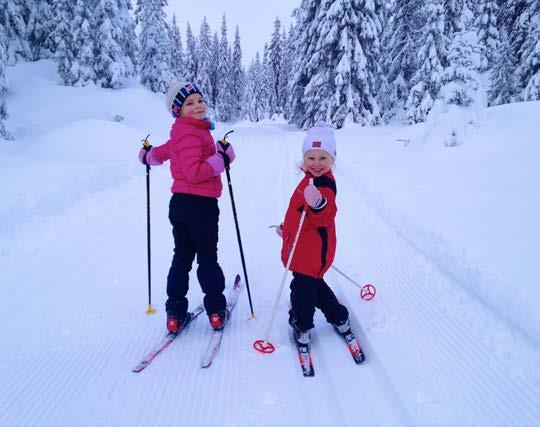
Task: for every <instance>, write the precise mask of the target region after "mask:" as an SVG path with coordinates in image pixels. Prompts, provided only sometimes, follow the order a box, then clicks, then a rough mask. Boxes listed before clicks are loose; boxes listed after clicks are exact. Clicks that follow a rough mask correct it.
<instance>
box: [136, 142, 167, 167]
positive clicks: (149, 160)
mask: <svg viewBox="0 0 540 427" xmlns="http://www.w3.org/2000/svg"><path fill="white" fill-rule="evenodd" d="M139 161H140V162H141V163H142V164H143V165H150V166H159V165H162V164H163V162H160V161H159V160H157V159H156V158H155V153H154V147H152V148H150V150H148V151H146V148H144V147H143V148H141V150H140V151H139Z"/></svg>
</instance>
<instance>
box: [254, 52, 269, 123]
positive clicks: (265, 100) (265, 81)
mask: <svg viewBox="0 0 540 427" xmlns="http://www.w3.org/2000/svg"><path fill="white" fill-rule="evenodd" d="M259 84H260V90H259V103H258V105H257V116H258V117H259V120H262V119H268V118H270V93H271V90H272V88H271V87H270V85H271V80H270V67H269V64H268V44H267V43H265V44H264V50H263V59H262V62H261V67H260V74H259Z"/></svg>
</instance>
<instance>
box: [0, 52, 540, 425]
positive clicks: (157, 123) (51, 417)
mask: <svg viewBox="0 0 540 427" xmlns="http://www.w3.org/2000/svg"><path fill="white" fill-rule="evenodd" d="M8 73H9V75H8V77H9V79H10V92H9V93H8V96H7V105H8V109H9V114H10V118H9V119H8V121H7V126H8V128H9V129H10V131H11V132H12V133H13V135H14V136H15V138H16V140H15V141H12V142H0V168H1V170H2V172H1V176H2V187H1V190H0V191H1V197H0V291H1V292H0V302H1V307H2V310H0V343H1V344H0V345H1V348H2V351H1V356H0V378H1V381H0V426H10V427H12V426H27V425H32V426H55V427H58V426H74V425H77V426H159V425H185V426H213V425H222V426H279V425H295V426H358V425H364V426H489V427H493V426H505V427H508V426H520V427H524V426H537V425H538V420H540V371H539V370H538V366H539V364H540V352H539V345H540V309H539V308H540V307H539V301H540V287H539V286H538V280H537V279H536V277H537V264H538V253H539V246H540V245H539V243H540V226H539V224H540V220H539V218H540V168H539V167H538V165H539V164H540V145H539V144H538V135H540V120H538V118H539V115H538V112H539V111H540V102H529V103H521V104H513V105H505V106H500V107H496V108H490V109H487V110H485V111H483V114H482V118H481V120H480V121H479V122H478V124H476V125H475V126H471V128H470V129H468V132H467V138H466V140H465V141H464V142H463V144H461V145H459V146H457V147H447V146H445V145H444V144H443V143H442V142H440V143H438V142H437V140H436V138H433V137H431V138H429V140H428V139H426V138H423V135H425V134H426V126H427V125H416V126H413V127H403V126H385V127H377V128H363V127H359V126H355V125H349V126H347V127H345V128H344V129H342V130H339V131H337V132H336V138H337V143H338V159H337V164H336V167H335V176H336V179H337V186H338V199H337V203H338V208H339V210H338V216H337V233H338V249H337V255H336V260H335V264H334V265H335V266H336V267H337V268H339V270H341V271H342V272H344V273H346V274H347V275H348V276H349V277H350V278H352V279H353V280H354V281H355V282H357V283H358V284H360V285H363V284H366V283H372V284H374V285H375V286H376V288H377V295H376V297H375V299H374V300H373V301H370V302H367V301H363V300H361V299H360V298H359V295H358V294H359V289H358V287H356V286H355V285H353V284H352V283H350V282H349V281H348V280H347V279H345V278H344V277H343V276H342V275H340V274H339V273H338V272H337V271H336V270H334V269H331V270H330V271H329V272H328V274H327V276H326V279H327V282H328V283H329V284H330V286H331V287H332V288H333V289H334V291H335V293H336V294H337V296H338V298H339V299H340V300H341V302H343V303H344V304H345V305H346V306H347V307H348V308H349V310H350V312H351V320H352V325H353V329H354V331H355V332H356V334H357V336H358V338H359V340H360V341H361V343H362V345H363V348H364V351H365V353H366V356H367V360H366V362H365V363H364V364H362V365H359V366H357V365H355V364H354V363H353V361H352V358H351V357H350V355H349V354H348V352H347V349H346V347H345V345H344V344H343V343H342V342H341V339H340V337H339V336H337V335H336V334H335V333H334V332H333V330H332V328H331V327H330V325H328V324H327V323H326V322H325V320H324V317H323V316H322V315H321V314H320V313H317V314H316V318H315V323H316V330H315V332H314V334H313V341H312V356H313V361H314V366H315V377H314V378H304V377H302V375H301V371H300V367H299V364H298V361H297V355H296V351H295V348H294V346H293V344H292V343H291V340H290V335H289V331H288V326H287V308H288V307H287V306H288V288H287V286H286V287H285V291H284V292H283V295H281V299H280V304H279V306H278V310H277V315H276V318H275V321H274V324H273V328H272V332H271V336H270V338H269V341H271V342H272V343H273V344H274V345H275V347H276V351H275V352H274V353H272V354H268V355H263V354H259V353H257V352H256V351H255V350H254V349H253V348H252V343H253V342H254V341H255V340H256V339H261V338H264V335H265V332H266V330H267V327H268V325H269V322H270V320H271V315H272V308H273V305H274V301H275V300H276V297H277V293H278V290H279V286H280V283H281V278H282V275H283V272H284V269H283V266H282V265H281V262H280V257H279V253H280V241H279V238H278V237H277V236H276V234H275V233H274V230H273V229H271V228H269V226H271V225H274V224H279V223H280V222H281V221H282V219H283V216H284V213H285V210H286V207H287V204H288V201H289V197H290V195H291V192H292V190H293V189H294V187H295V185H296V184H297V182H298V181H299V180H300V178H301V174H300V173H299V171H298V167H297V165H298V162H299V160H300V155H301V142H302V138H303V135H304V133H303V132H302V131H301V130H298V129H296V128H294V127H293V126H291V125H287V124H283V123H276V122H264V123H257V124H255V123H249V122H242V123H234V124H230V123H218V125H217V129H216V130H215V131H213V134H214V137H215V138H219V137H221V136H222V135H223V134H224V133H225V132H226V131H228V130H234V133H233V134H231V135H230V142H231V143H232V144H233V145H234V147H235V151H236V153H237V160H236V161H235V162H234V164H233V165H232V168H231V181H232V186H233V189H234V198H235V202H236V209H237V212H238V220H239V224H240V230H241V236H242V243H243V248H244V252H245V258H246V262H247V271H248V278H249V284H250V289H251V294H252V297H253V303H254V311H255V315H256V318H255V319H251V320H249V315H250V309H249V304H248V299H247V292H246V289H245V288H244V290H243V291H242V294H241V295H240V301H239V303H238V306H237V307H236V309H235V311H234V312H233V315H232V317H231V320H230V323H229V326H228V327H227V329H226V331H225V335H224V338H223V342H222V346H221V349H220V351H219V353H218V354H217V357H216V359H215V360H214V362H213V364H212V365H211V367H210V368H208V369H201V368H200V363H201V356H202V354H203V351H204V349H205V347H206V345H207V343H208V340H209V338H210V334H211V330H210V327H209V324H208V321H207V319H206V317H205V316H204V315H201V316H199V317H198V318H197V319H196V320H195V321H194V322H193V323H192V324H191V325H190V326H189V328H188V329H187V330H186V331H185V332H184V333H183V334H182V335H181V336H180V337H179V338H178V339H177V340H176V341H175V342H174V343H173V344H172V345H171V346H170V347H169V348H168V349H167V350H165V351H164V352H163V353H162V354H161V355H160V356H159V357H158V358H157V359H156V360H154V362H153V363H152V364H151V365H150V366H149V367H148V368H147V369H146V370H144V371H143V372H142V373H140V374H135V373H133V372H132V371H131V370H132V368H133V367H134V366H135V365H136V364H137V363H138V362H139V361H140V360H141V358H142V357H143V356H145V355H146V354H147V353H148V352H149V351H150V350H151V349H152V348H153V347H154V346H155V345H156V344H157V343H158V342H159V341H160V339H161V338H162V337H163V335H164V334H165V312H164V309H163V305H164V301H165V298H166V295H165V279H166V276H167V271H168V267H169V264H170V260H171V256H172V235H171V227H170V224H169V223H168V219H167V209H168V201H169V198H170V190H169V189H170V185H171V178H170V175H169V171H168V167H167V166H166V165H164V166H162V167H154V168H152V170H151V174H150V177H151V179H150V186H151V230H152V235H151V243H152V304H153V306H154V307H155V308H156V309H157V313H156V314H154V315H147V314H145V310H146V308H147V303H148V288H147V280H146V276H147V263H146V220H147V217H146V187H145V168H144V167H143V166H142V165H140V164H139V162H138V160H137V153H138V150H139V148H140V146H141V139H143V138H144V137H145V136H146V135H147V134H150V137H149V139H150V141H151V142H152V143H154V144H155V145H157V144H161V143H163V142H164V141H166V139H167V136H168V132H169V129H170V125H171V119H170V118H169V117H168V115H167V113H166V111H165V108H164V105H163V96H162V95H159V94H154V93H151V92H149V91H147V90H146V89H144V88H142V87H141V86H139V85H138V84H136V83H133V84H132V85H131V86H130V87H127V88H125V89H122V90H105V89H100V88H96V87H92V86H90V87H85V88H72V87H62V86H59V85H58V84H57V83H56V80H57V78H56V71H55V67H54V64H53V63H52V62H49V61H40V62H37V63H31V64H28V63H22V64H19V65H17V66H16V67H11V68H9V69H8ZM431 135H433V132H431ZM223 181H224V183H225V184H226V178H225V176H223ZM219 203H220V210H221V216H220V241H219V261H220V264H221V265H222V267H223V269H224V272H225V275H226V277H227V283H228V286H230V284H231V283H232V280H233V278H234V276H235V274H236V273H241V275H242V280H243V281H244V282H245V278H244V277H243V274H242V267H241V262H240V256H239V250H238V243H237V239H236V231H235V227H234V220H233V216H232V208H231V201H230V198H229V194H228V190H227V186H226V185H225V186H224V192H223V196H222V197H221V199H220V202H219ZM288 279H289V280H290V275H289V277H288ZM189 299H190V307H192V308H193V307H195V306H196V305H198V304H199V303H200V301H201V291H200V288H199V286H198V283H197V279H196V276H195V275H194V274H193V276H192V281H191V288H190V291H189Z"/></svg>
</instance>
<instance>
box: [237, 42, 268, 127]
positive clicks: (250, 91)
mask: <svg viewBox="0 0 540 427" xmlns="http://www.w3.org/2000/svg"><path fill="white" fill-rule="evenodd" d="M262 80H263V77H262V72H261V60H260V56H259V52H257V54H256V55H255V59H254V60H252V61H251V64H250V66H249V68H248V72H247V74H246V88H245V91H244V100H243V102H242V116H243V117H244V118H247V119H249V120H251V121H252V122H258V121H259V120H262V119H263V117H261V116H259V112H260V111H261V110H262V104H263V100H262V99H261V98H262V93H261V88H262Z"/></svg>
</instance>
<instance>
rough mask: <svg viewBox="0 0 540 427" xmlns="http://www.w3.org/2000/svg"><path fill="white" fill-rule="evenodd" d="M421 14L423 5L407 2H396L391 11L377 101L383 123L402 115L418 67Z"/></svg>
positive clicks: (401, 0)
mask: <svg viewBox="0 0 540 427" xmlns="http://www.w3.org/2000/svg"><path fill="white" fill-rule="evenodd" d="M422 10H423V1H410V0H397V1H396V2H395V4H394V8H393V9H392V19H391V20H390V22H389V23H388V27H387V28H388V31H387V32H385V40H384V43H383V46H384V53H383V56H384V59H385V60H384V71H385V74H386V85H385V86H383V87H382V88H381V93H380V96H379V97H378V100H379V102H380V104H381V108H382V110H383V116H384V119H385V120H386V121H388V120H389V119H391V118H392V117H394V116H395V115H396V114H398V115H400V113H402V112H404V108H405V101H406V100H407V96H408V95H409V92H410V90H411V80H412V77H413V75H414V74H415V72H416V67H417V61H416V52H417V50H418V43H419V40H420V37H421V33H420V29H421V28H422V26H423V25H422V24H423V22H422V18H423V15H422Z"/></svg>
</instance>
